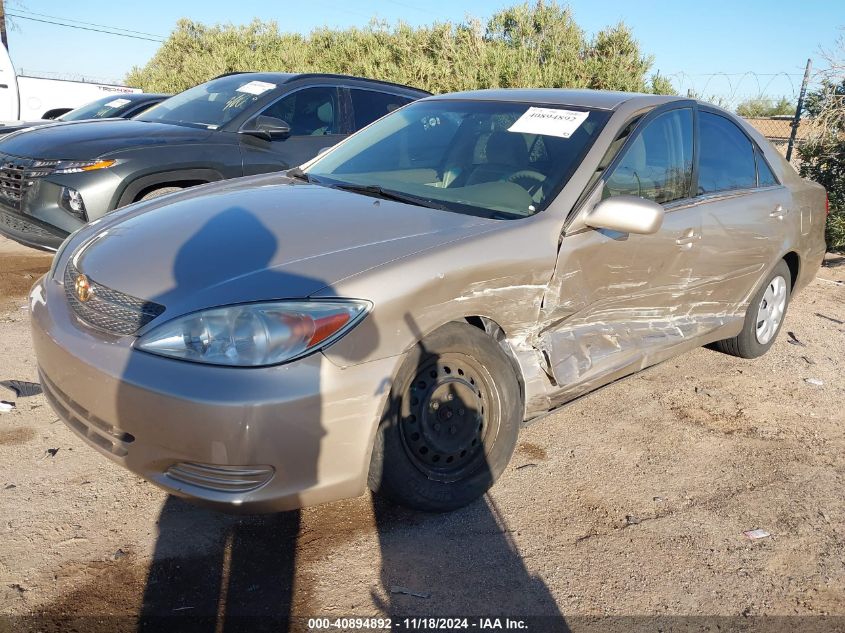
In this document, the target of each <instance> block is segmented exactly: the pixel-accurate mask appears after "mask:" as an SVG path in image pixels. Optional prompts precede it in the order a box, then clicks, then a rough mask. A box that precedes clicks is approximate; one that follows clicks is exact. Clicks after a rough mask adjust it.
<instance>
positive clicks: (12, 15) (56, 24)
mask: <svg viewBox="0 0 845 633" xmlns="http://www.w3.org/2000/svg"><path fill="white" fill-rule="evenodd" d="M6 15H8V16H10V17H13V18H17V19H19V20H31V21H32V22H42V23H44V24H53V25H55V26H64V27H65V28H69V29H80V30H82V31H94V32H95V33H106V34H107V35H118V36H120V37H130V38H132V39H135V40H146V41H147V42H158V43H161V42H164V40H163V39H159V38H152V37H142V36H140V35H130V34H129V33H118V32H116V31H107V30H105V29H95V28H91V27H87V26H77V25H75V24H63V23H62V22H54V21H52V20H42V19H41V18H31V17H29V16H26V15H20V14H18V13H7V14H6Z"/></svg>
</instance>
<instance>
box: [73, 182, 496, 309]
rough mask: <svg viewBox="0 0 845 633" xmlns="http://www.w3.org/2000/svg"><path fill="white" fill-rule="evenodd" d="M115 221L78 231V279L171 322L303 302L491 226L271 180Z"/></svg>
mask: <svg viewBox="0 0 845 633" xmlns="http://www.w3.org/2000/svg"><path fill="white" fill-rule="evenodd" d="M118 216H119V217H118V218H117V219H112V220H111V221H109V220H107V221H106V222H104V223H102V224H98V225H96V226H90V227H89V228H88V229H85V231H86V233H87V235H86V236H85V243H86V245H85V246H83V247H82V248H81V249H79V250H78V251H77V252H76V253H75V254H74V259H75V262H76V266H77V268H78V269H79V270H81V271H82V272H84V273H85V274H86V275H88V276H89V277H90V278H91V279H93V280H94V281H96V282H98V283H100V284H103V285H105V286H108V287H109V288H112V289H115V290H119V291H121V292H124V293H127V294H130V295H132V296H134V297H138V298H141V299H144V300H148V301H154V302H156V303H159V304H162V305H164V306H165V307H166V313H167V314H168V315H170V316H176V315H179V314H185V313H187V312H191V311H194V310H198V309H202V308H207V307H212V306H219V305H227V304H233V303H242V302H249V301H262V300H271V299H284V298H301V297H307V296H309V295H311V294H313V293H315V292H317V291H318V290H321V289H324V288H327V287H331V285H332V284H333V283H334V282H336V281H338V280H340V279H343V278H345V277H348V276H350V275H354V274H357V273H359V272H362V271H364V270H368V269H370V268H373V267H376V266H379V265H382V264H385V263H387V262H390V261H391V260H395V259H397V258H401V257H404V256H407V255H410V254H413V253H416V252H419V251H422V250H426V249H429V248H432V247H434V246H437V245H439V244H443V243H445V242H449V241H453V240H456V239H461V238H462V237H464V236H466V235H469V234H473V233H479V232H484V231H486V230H489V229H492V228H495V227H496V226H498V225H499V224H500V223H499V222H496V221H495V220H489V219H486V218H479V217H474V216H468V215H462V214H458V213H452V212H448V211H439V210H434V209H427V208H423V207H418V206H412V205H407V204H402V203H398V202H391V201H387V200H379V199H375V198H372V197H368V196H364V195H360V194H355V193H350V192H344V191H340V190H337V189H330V188H327V187H322V186H318V185H308V184H304V183H300V182H298V181H296V182H295V181H291V180H289V179H287V178H285V177H284V176H282V175H279V174H275V175H263V176H258V177H253V178H242V179H238V180H234V181H226V182H223V183H215V184H212V185H207V186H204V187H199V188H196V189H193V190H190V191H187V192H184V193H180V194H175V195H174V196H169V197H166V198H162V199H161V200H156V201H151V202H149V203H142V204H140V205H135V206H133V207H130V208H128V209H126V210H124V211H122V212H119V213H118ZM107 218H108V216H107ZM420 274H430V275H435V274H436V271H434V270H431V271H420ZM325 294H326V293H325V291H324V292H323V295H325ZM359 298H364V299H366V297H359Z"/></svg>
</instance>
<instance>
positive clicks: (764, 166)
mask: <svg viewBox="0 0 845 633" xmlns="http://www.w3.org/2000/svg"><path fill="white" fill-rule="evenodd" d="M776 184H778V179H777V178H775V175H774V174H773V173H772V168H771V167H769V163H767V162H766V159H765V158H763V155H762V154H761V153H760V152H757V186H758V187H773V186H775V185H776Z"/></svg>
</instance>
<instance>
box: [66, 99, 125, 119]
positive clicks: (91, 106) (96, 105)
mask: <svg viewBox="0 0 845 633" xmlns="http://www.w3.org/2000/svg"><path fill="white" fill-rule="evenodd" d="M131 103H132V100H131V99H127V98H126V97H115V96H114V95H112V96H110V97H103V98H102V99H97V100H96V101H92V102H91V103H88V104H86V105H84V106H82V107H79V108H76V110H71V111H70V112H65V113H64V114H63V115H62V116H60V117H58V118H57V120H58V121H83V120H85V119H109V118H112V117H118V116H120V113H121V112H123V111H124V110H126V106H128V105H130V104H131Z"/></svg>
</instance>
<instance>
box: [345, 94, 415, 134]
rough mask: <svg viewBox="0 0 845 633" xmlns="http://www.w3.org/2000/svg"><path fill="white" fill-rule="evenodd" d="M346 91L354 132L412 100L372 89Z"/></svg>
mask: <svg viewBox="0 0 845 633" xmlns="http://www.w3.org/2000/svg"><path fill="white" fill-rule="evenodd" d="M348 90H349V96H350V101H351V103H352V121H353V125H354V130H353V131H355V132H357V131H358V130H360V129H361V128H363V127H366V126H368V125H369V124H370V123H372V122H373V121H375V120H377V119H380V118H381V117H383V116H385V115H386V114H390V113H391V112H393V111H394V110H396V109H397V108H401V107H402V106H404V105H407V104H409V103H411V102H412V101H413V100H414V99H412V98H411V97H406V96H403V95H398V94H393V93H390V92H383V91H380V90H375V89H373V88H349V89H348Z"/></svg>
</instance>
